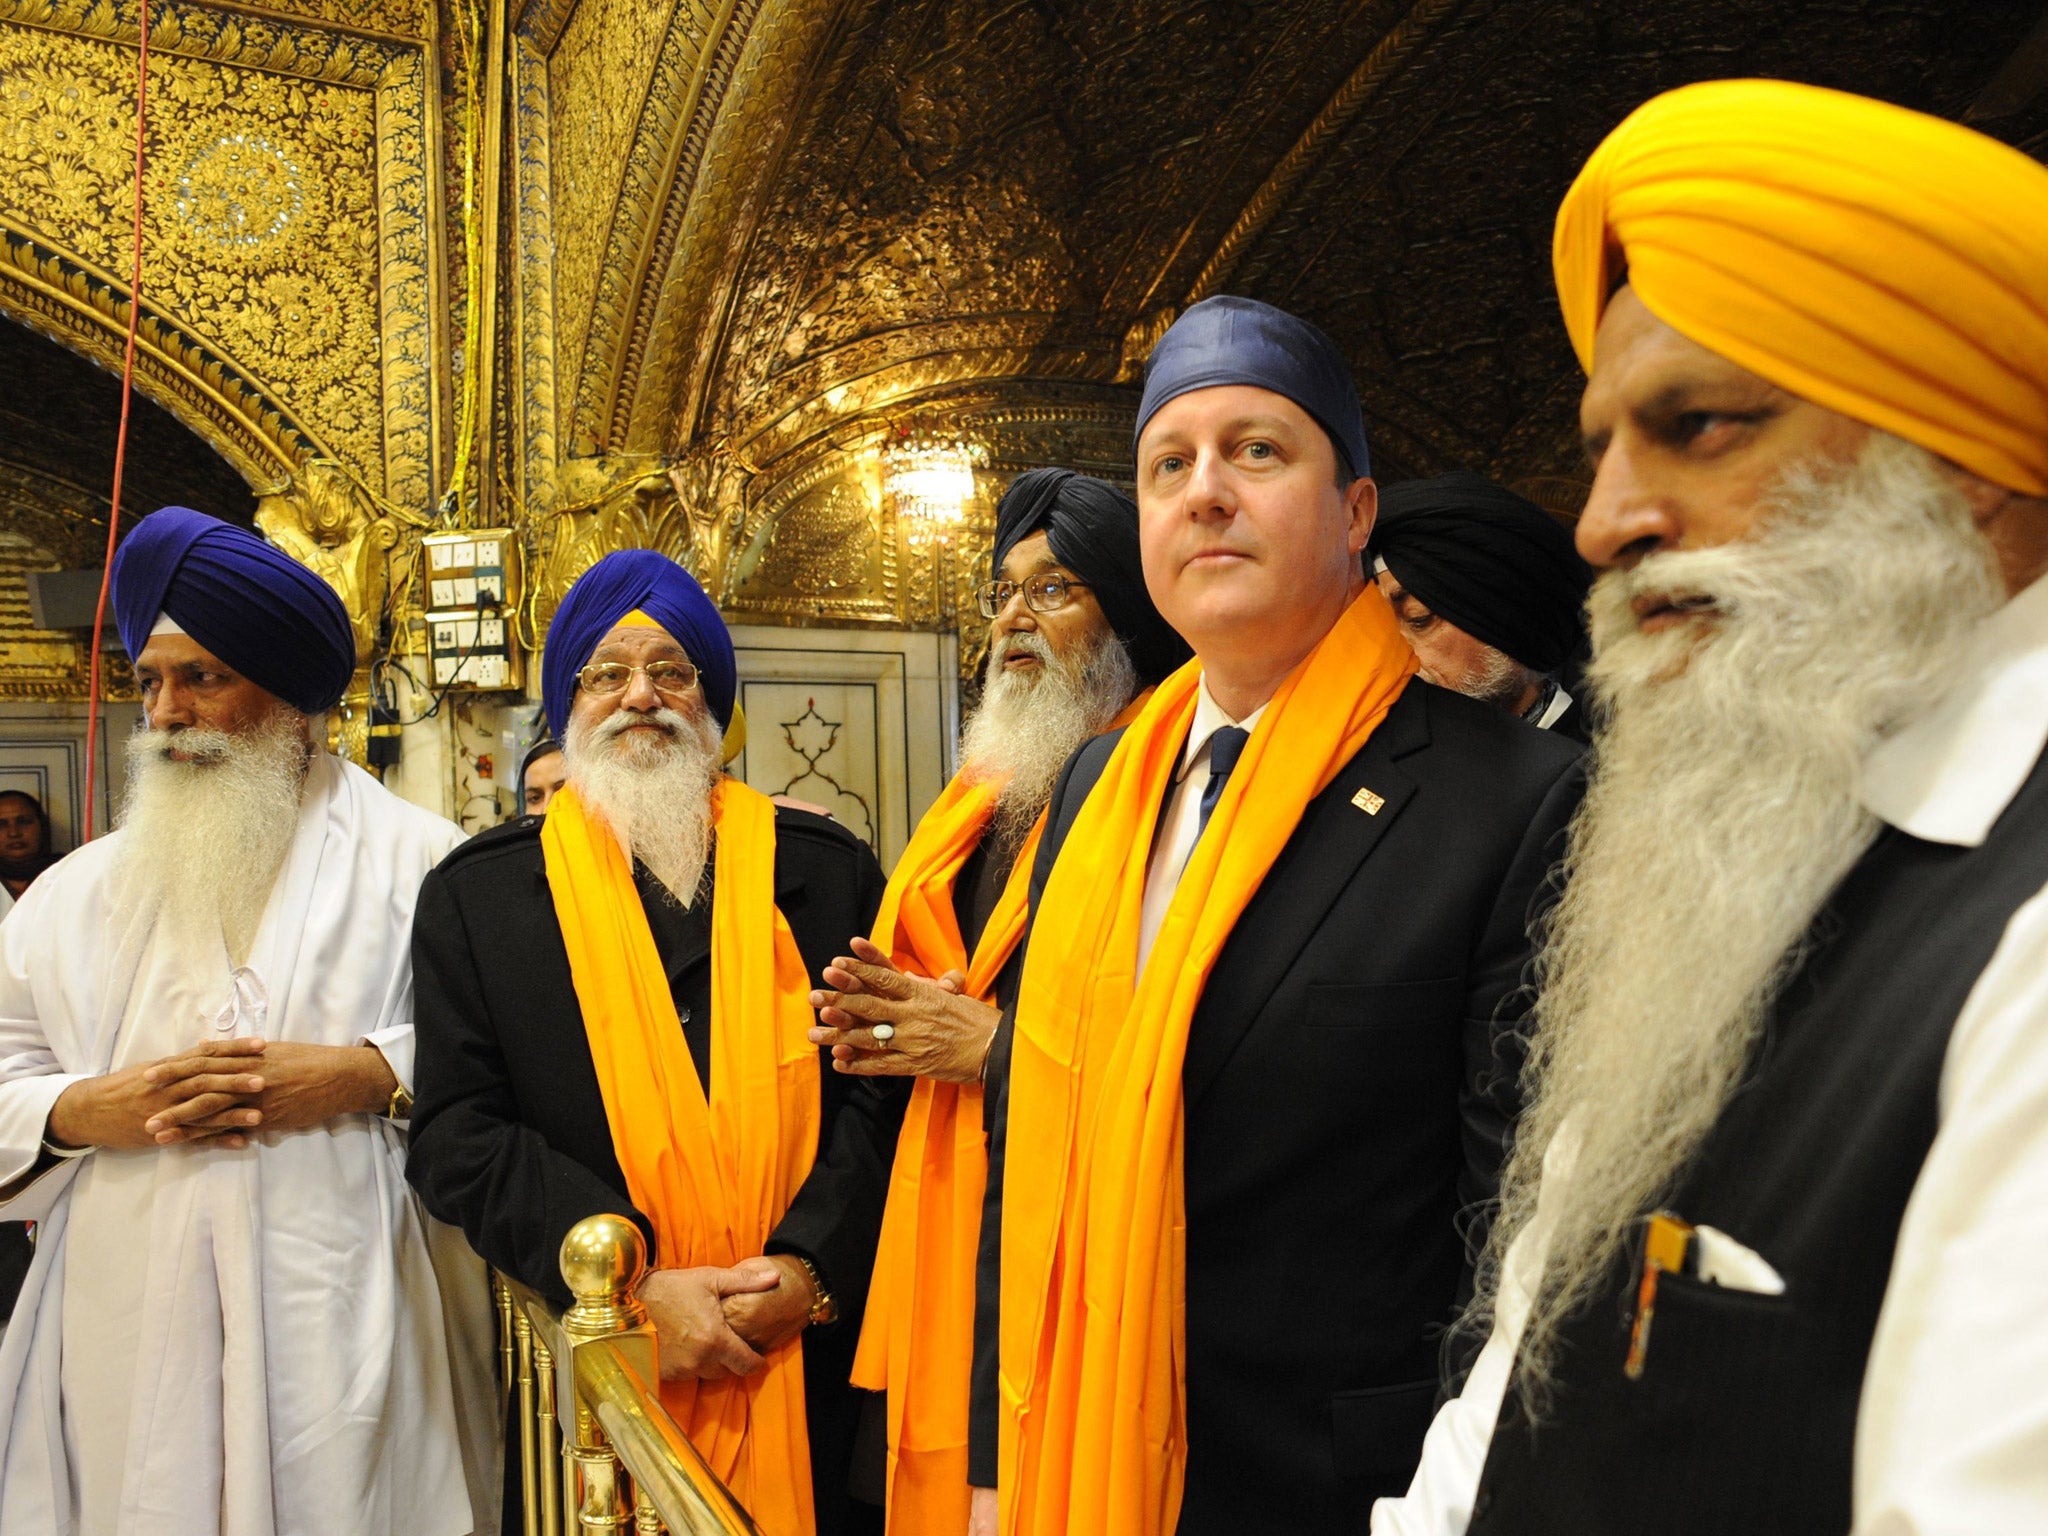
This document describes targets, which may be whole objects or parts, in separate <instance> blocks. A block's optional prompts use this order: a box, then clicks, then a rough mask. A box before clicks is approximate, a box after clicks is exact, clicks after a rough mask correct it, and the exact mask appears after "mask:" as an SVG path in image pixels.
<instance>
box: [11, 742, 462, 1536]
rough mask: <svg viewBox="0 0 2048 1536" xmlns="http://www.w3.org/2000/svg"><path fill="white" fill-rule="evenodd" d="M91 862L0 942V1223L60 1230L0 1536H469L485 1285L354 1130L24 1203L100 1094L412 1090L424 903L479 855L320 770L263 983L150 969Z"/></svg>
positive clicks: (201, 971) (27, 1302)
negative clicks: (246, 1049) (207, 1071)
mask: <svg viewBox="0 0 2048 1536" xmlns="http://www.w3.org/2000/svg"><path fill="white" fill-rule="evenodd" d="M124 835H125V834H123V833H118V832H117V833H115V834H113V835H111V836H109V837H105V838H102V839H100V840H99V841H97V842H94V843H91V844H88V845H87V846H86V847H84V848H82V849H80V850H79V851H78V852H76V853H74V854H72V855H71V856H70V857H69V858H67V859H65V860H64V861H63V862H62V863H60V864H58V865H57V866H56V867H55V868H53V869H52V870H50V871H49V872H48V873H47V874H45V875H44V876H43V877H42V878H41V879H40V880H38V881H37V882H36V883H35V884H34V885H33V886H32V887H30V889H29V891H28V892H27V894H26V895H24V897H23V898H22V900H21V903H20V905H19V906H18V907H17V908H16V909H15V910H14V911H13V912H12V913H10V914H9V916H8V918H7V921H6V923H5V924H4V925H0V1190H6V1191H7V1193H8V1194H9V1195H10V1197H11V1198H9V1199H7V1200H6V1201H5V1202H4V1203H0V1220H15V1221H20V1220H33V1221H40V1222H41V1223H42V1227H41V1229H40V1238H39V1240H38V1242H37V1245H36V1253H35V1262H34V1265H33V1266H32V1267H31V1269H30V1270H29V1274H28V1280H27V1283H26V1284H25V1285H24V1287H23V1289H22V1294H21V1300H20V1303H19V1305H18V1306H17V1308H16V1311H15V1314H14V1322H13V1325H12V1326H11V1327H9V1328H8V1329H7V1331H6V1335H5V1337H4V1339H0V1536H73V1533H78V1536H102V1533H107V1536H113V1533H116V1532H118V1533H119V1536H211V1533H214V1532H220V1533H222V1536H466V1533H469V1532H471V1531H489V1532H495V1531H496V1529H497V1514H498V1502H499V1487H500V1483H499V1478H500V1472H499V1463H498V1446H497V1440H498V1423H499V1419H498V1409H497V1399H496V1389H495V1386H494V1383H493V1380H492V1354H493V1350H494V1347H495V1338H494V1323H493V1319H492V1312H491V1308H490V1304H489V1299H488V1293H487V1288H486V1283H485V1275H484V1270H483V1266H482V1265H481V1264H480V1263H479V1262H478V1260H477V1259H476V1258H475V1256H474V1255H473V1254H471V1253H470V1251H469V1249H468V1247H467V1246H466V1245H465V1244H464V1242H463V1241H462V1238H461V1236H460V1234H458V1233H456V1232H455V1231H453V1230H452V1229H450V1228H447V1227H443V1226H441V1225H439V1224H438V1223H436V1222H433V1221H432V1220H430V1219H429V1218H428V1217H427V1216H426V1215H425V1214H424V1213H423V1212H422V1211H421V1210H420V1207H419V1204H418V1201H417V1200H416V1199H415V1198H414V1196H413V1194H412V1191H411V1190H410V1189H409V1188H408V1187H407V1186H406V1183H405V1177H404V1172H405V1137H404V1133H403V1131H402V1130H401V1129H400V1128H399V1127H398V1126H395V1125H393V1124H391V1123H390V1122H389V1121H387V1120H384V1119H382V1118H380V1117H377V1116H372V1115H347V1116H343V1117H341V1118H339V1119H335V1120H331V1121H329V1122H327V1123H326V1124H325V1125H323V1126H320V1127H317V1128H315V1129H311V1130H304V1131H293V1132H267V1133H263V1134H260V1135H259V1136H257V1137H256V1138H255V1139H253V1140H252V1141H251V1143H250V1145H249V1146H248V1147H246V1148H245V1149H243V1150H240V1151H231V1150H228V1149H226V1148H223V1147H221V1146H219V1145H217V1144H213V1143H207V1142H201V1143H197V1144H193V1145H186V1146H176V1147H167V1148H160V1149H153V1150H142V1151H131V1152H112V1151H97V1152H92V1153H89V1154H87V1155H86V1156H84V1157H80V1158H75V1159H72V1160H69V1161H66V1162H64V1163H61V1164H59V1165H58V1166H57V1167H56V1168H54V1169H50V1170H48V1171H46V1172H45V1173H43V1174H42V1175H40V1176H39V1177H37V1178H35V1179H33V1180H32V1181H28V1182H27V1183H26V1187H13V1186H18V1185H20V1184H21V1183H22V1181H23V1176H24V1175H25V1174H27V1173H28V1172H29V1170H30V1169H31V1168H32V1167H33V1165H34V1164H35V1162H36V1160H37V1156H38V1153H39V1150H40V1148H41V1144H42V1138H43V1131H44V1127H45V1123H46V1121H47V1119H48V1116H49V1111H50V1106H51V1105H52V1104H53V1103H54V1102H55V1101H56V1098H57V1096H58V1094H60V1093H61V1092H62V1091H63V1090H64V1088H65V1087H66V1086H67V1085H68V1084H70V1083H71V1082H73V1081H76V1080H77V1079H78V1078H79V1077H82V1076H93V1075H97V1074H101V1073H104V1072H107V1071H109V1070H113V1069H118V1068H120V1067H123V1066H128V1065H132V1064H136V1063H140V1062H147V1061H151V1060H155V1059H157V1058H160V1057H162V1056H165V1055H169V1054H171V1053H173V1052H176V1051H179V1050H185V1049H190V1048H191V1047H193V1046H196V1045H197V1044H199V1043H200V1042H201V1041H203V1040H206V1039H209V1038H216V1039H217V1038H222V1037H224V1036H227V1035H254V1034H261V1035H263V1036H264V1037H265V1038H268V1039H276V1040H297V1041H305V1042H310V1043H314V1044H322V1045H354V1044H357V1043H359V1042H361V1041H363V1040H365V1039H367V1040H370V1041H371V1042H372V1043H374V1044H376V1045H377V1046H379V1047H380V1048H381V1049H382V1050H383V1051H384V1053H385V1055H386V1057H387V1059H389V1061H390V1062H391V1066H392V1069H393V1071H394V1072H395V1073H397V1075H398V1076H399V1077H400V1079H401V1080H404V1081H406V1082H408V1083H409V1082H410V1080H411V1074H412V1027H411V1026H412V965H411V958H410V938H411V930H412V912H413V903H414V901H415V899H416V897H417V895H418V892H419V887H420V882H421V880H422V879H423V878H424V877H425V875H426V873H427V871H428V870H430V869H431V868H433V866H434V865H435V864H436V863H437V862H438V861H439V860H440V859H441V857H442V856H443V855H444V854H446V853H447V852H448V851H449V849H450V848H452V847H453V846H454V845H455V844H456V843H458V842H459V841H460V840H461V836H462V834H461V833H460V832H459V831H458V830H457V829H456V828H455V827H453V826H452V825H450V824H449V823H448V822H446V821H443V820H441V819H440V818H439V817H436V816H432V815H429V814H428V813H426V812H425V811H422V810H419V809H417V808H416V807H413V806H411V805H408V804H407V803H405V802H404V801H402V800H400V799H398V798H397V797H396V796H394V795H392V794H391V793H390V792H388V791H387V790H385V789H384V788H383V787H382V786H380V785H379V784H377V783H376V781H375V780H373V779H371V778H370V777H369V775H368V774H366V773H364V772H363V771H362V770H361V769H358V768H355V767H352V766H349V765H347V764H344V763H342V762H340V761H338V760H337V759H335V758H333V757H331V756H329V755H327V754H325V753H320V754H316V756H315V758H314V760H313V764H312V767H311V770H310V773H309V776H308V779H307V784H306V792H305V797H304V801H303V806H302V809H301V812H300V818H299V827H298V832H297V834H296V836H295V837H294V840H293V842H292V846H291V849H290V851H289V853H288V854H287V855H286V858H285V862H284V865H283V868H282V869H281V871H280V873H279V875H278V880H277V884H276V887H275V888H274V889H273V890H272V892H271V895H270V901H269V905H268V907H267V908H266V909H265V911H264V915H263V919H262V922H261V925H260V927H259V928H258V930H257V934H256V938H255V942H254V945H253V946H252V948H251V951H250V955H249V961H248V964H247V965H245V966H243V967H240V968H238V969H233V970H232V971H231V969H230V964H229V961H228V958H227V955H226V952H225V949H223V950H222V951H221V953H220V956H219V960H218V965H217V966H215V965H214V964H213V963H212V962H211V961H202V960H197V959H195V957H194V956H193V955H191V954H190V953H189V951H187V952H182V953H171V952H169V951H172V950H173V948H174V946H172V945H171V944H169V943H164V944H157V943H155V942H153V936H152V934H151V932H150V925H149V923H148V922H147V920H146V918H144V917H142V916H141V915H139V914H136V913H134V912H132V911H123V910H120V909H119V908H118V907H117V906H116V905H115V904H114V903H113V902H112V900H111V896H110V892H109V888H108V880H109V875H110V873H111V872H112V870H113V867H114V861H115V858H116V856H117V853H118V850H119V847H120V842H121V838H122V837H123V836H124Z"/></svg>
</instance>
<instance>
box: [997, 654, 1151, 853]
mask: <svg viewBox="0 0 2048 1536" xmlns="http://www.w3.org/2000/svg"><path fill="white" fill-rule="evenodd" d="M1018 655H1031V656H1036V657H1037V658H1038V659H1039V662H1040V663H1041V664H1040V665H1039V666H1037V667H1035V668H1031V669H1029V670H1027V671H1024V672H1012V671H1009V670H1008V669H1007V668H1005V667H1004V665H1003V662H1004V661H1005V660H1006V659H1008V658H1009V657H1011V656H1018ZM985 676H986V682H985V683H984V685H983V689H982V695H981V705H980V707H979V708H978V709H976V710H975V712H974V713H973V715H972V716H970V717H969V718H968V721H967V727H966V729H965V730H964V731H962V732H961V736H960V758H961V761H962V762H963V763H965V764H966V772H967V774H968V776H969V778H970V779H973V780H976V781H988V780H995V779H1001V780H1002V781H1003V790H1002V795H1001V796H1000V798H999V799H998V800H997V801H996V810H995V819H994V822H993V824H992V825H993V829H994V834H995V837H996V839H997V841H998V843H999V844H1000V845H1002V846H1004V847H1010V848H1014V847H1015V846H1016V845H1017V844H1018V842H1019V841H1021V840H1022V838H1023V836H1024V834H1025V833H1027V832H1029V831H1030V830H1031V824H1032V823H1033V822H1035V821H1036V820H1038V813H1039V812H1040V811H1042V810H1044V809H1045V807H1046V803H1047V802H1048V801H1049V800H1051V799H1052V789H1053V785H1054V784H1055V783H1057V782H1058V780H1059V776H1060V769H1061V768H1063V767H1065V766H1066V762H1067V759H1068V758H1070V757H1072V756H1073V755H1074V749H1075V748H1077V747H1079V746H1080V745H1081V743H1082V742H1084V741H1086V740H1088V738H1089V737H1091V736H1096V735H1099V734H1101V733H1102V732H1103V731H1105V730H1107V729H1108V728H1109V723H1110V722H1111V721H1112V720H1114V719H1115V718H1116V717H1117V715H1118V714H1119V713H1120V712H1121V711H1122V709H1123V707H1124V706H1125V705H1126V704H1128V703H1130V702H1131V700H1132V698H1134V697H1135V696H1136V695H1137V692H1138V670H1137V668H1136V667H1135V666H1133V665H1132V664H1131V657H1130V652H1128V651H1126V650H1125V649H1124V645H1123V642H1122V641H1121V640H1119V639H1117V637H1116V635H1115V634H1114V633H1113V632H1112V631H1109V630H1103V631H1101V632H1100V633H1099V634H1097V635H1095V636H1094V637H1093V638H1092V640H1091V641H1090V642H1089V643H1088V644H1087V645H1086V646H1085V647H1084V648H1082V649H1081V651H1080V654H1078V655H1075V656H1071V657H1067V658H1065V659H1062V658H1061V657H1059V656H1057V655H1055V654H1054V653H1053V648H1052V646H1051V645H1050V644H1049V643H1047V641H1046V639H1045V637H1044V636H1043V635H1038V634H1032V633H1031V632H1029V631H1026V630H1013V631H1012V632H1011V633H1009V634H1007V635H1003V636H1000V637H999V638H998V639H997V640H996V641H995V643H994V644H993V645H991V646H990V647H989V653H988V671H987V673H986V674H985Z"/></svg>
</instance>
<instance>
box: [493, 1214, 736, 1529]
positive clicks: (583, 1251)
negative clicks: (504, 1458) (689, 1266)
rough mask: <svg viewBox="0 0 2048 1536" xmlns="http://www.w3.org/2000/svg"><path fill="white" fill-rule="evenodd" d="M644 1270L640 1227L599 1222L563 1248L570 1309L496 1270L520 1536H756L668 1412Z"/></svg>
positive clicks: (617, 1220) (578, 1230)
mask: <svg viewBox="0 0 2048 1536" xmlns="http://www.w3.org/2000/svg"><path fill="white" fill-rule="evenodd" d="M646 1269H647V1245H646V1243H645V1242H644V1241H643V1240H642V1239H641V1236H640V1229H639V1228H638V1227H636V1226H635V1225H634V1224H633V1223H632V1222H630V1221H628V1220H627V1219H626V1218H625V1217H623V1216H592V1217H590V1218H588V1219H587V1220H584V1221H579V1222H578V1223H577V1224H576V1225H575V1226H574V1227H572V1228H571V1229H570V1231H569V1235H568V1236H567V1237H566V1238H564V1239H563V1240H562V1279H563V1280H564V1281H566V1282H567V1283H568V1286H569V1294H570V1295H572V1296H574V1297H575V1298H576V1304H575V1305H574V1306H572V1307H571V1308H569V1310H568V1311H567V1312H564V1313H561V1314H559V1315H557V1313H556V1312H555V1310H554V1308H553V1307H551V1306H549V1305H548V1303H547V1302H546V1301H544V1300H542V1299H541V1298H540V1297H539V1296H537V1295H535V1294H534V1293H533V1292H532V1291H530V1290H528V1289H527V1288H526V1287H525V1286H523V1285H521V1284H520V1283H519V1282H518V1281H516V1280H512V1279H509V1278H508V1277H506V1276H504V1275H500V1274H497V1273H495V1272H494V1273H493V1274H492V1276H491V1286H492V1291H493V1294H494V1295H495V1296H496V1298H497V1303H498V1355H499V1365H500V1367H501V1374H500V1381H501V1382H502V1384H503V1390H504V1392H505V1393H506V1395H507V1397H508V1399H509V1398H512V1397H515V1396H516V1398H517V1401H518V1418H517V1423H518V1426H519V1446H518V1455H519V1466H520V1493H521V1496H522V1498H523V1499H524V1501H525V1519H526V1525H525V1530H526V1536H563V1532H564V1531H565V1530H566V1531H572V1532H578V1533H585V1536H588V1533H592V1532H598V1531H631V1532H633V1533H634V1536H656V1533H659V1532H664V1531H665V1532H667V1533H669V1536H758V1533H757V1531H756V1530H755V1526H754V1522H753V1521H752V1520H751V1519H750V1518H748V1515H747V1512H746V1511H745V1510H744V1509H742V1508H741V1507H740V1504H739V1501H738V1500H737V1499H735V1498H734V1497H733V1496H732V1494H731V1493H730V1492H729V1491H728V1490H727V1488H726V1486H725V1484H723V1483H721V1482H720V1481H719V1480H718V1476H717V1474H716V1473H714V1472H713V1471H712V1470H711V1468H710V1467H708V1466H706V1465H705V1464H704V1458H703V1457H701V1456H699V1455H698V1454H697V1450H696V1447H695V1446H693V1445H691V1444H690V1442H689V1441H688V1440H687V1439H686V1438H684V1435H683V1432H682V1431H681V1430H680V1429H678V1428H676V1424H675V1420H673V1419H671V1418H670V1417H669V1416H668V1414H667V1412H666V1411H665V1410H664V1409H663V1408H662V1406H661V1396H660V1392H659V1384H660V1380H661V1377H660V1374H659V1372H658V1371H657V1369H656V1359H657V1356H656V1352H655V1342H654V1325H653V1324H652V1323H650V1322H649V1321H648V1319H647V1309H646V1308H645V1307H644V1306H642V1305H641V1304H640V1302H639V1300H638V1298H637V1297H636V1296H635V1295H634V1291H635V1288H636V1287H637V1286H638V1285H639V1283H640V1277H641V1275H642V1274H644V1273H645V1272H646ZM565 1408H566V1409H567V1412H566V1413H565V1412H563V1410H564V1409H565ZM507 1451H508V1453H509V1452H510V1451H511V1447H509V1446H508V1447H507Z"/></svg>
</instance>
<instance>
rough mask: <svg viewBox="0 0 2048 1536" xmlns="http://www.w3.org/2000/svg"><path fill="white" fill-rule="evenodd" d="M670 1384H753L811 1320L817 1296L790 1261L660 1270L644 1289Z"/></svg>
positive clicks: (782, 1257)
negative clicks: (736, 1380) (741, 1379)
mask: <svg viewBox="0 0 2048 1536" xmlns="http://www.w3.org/2000/svg"><path fill="white" fill-rule="evenodd" d="M640 1299H641V1301H643V1302H644V1303H646V1306H647V1312H648V1315H649V1316H650V1317H651V1318H652V1319H653V1321H654V1333H655V1338H656V1340H657V1341H658V1342H659V1345H660V1350H661V1375H662V1379H663V1380H664V1381H686V1380H691V1379H694V1380H698V1381H721V1380H723V1379H725V1378H726V1377H728V1376H751V1375H753V1373H754V1372H755V1371H758V1370H759V1369H760V1368H761V1364H762V1361H763V1359H764V1358H765V1357H766V1356H767V1355H768V1354H769V1353H770V1352H771V1351H772V1350H774V1349H775V1348H777V1347H778V1346H779V1345H781V1344H783V1343H785V1342H787V1341H788V1340H790V1339H792V1338H794V1337H796V1335H797V1334H798V1333H800V1332H801V1331H802V1330H803V1327H804V1324H805V1323H806V1321H808V1319H809V1318H810V1315H811V1303H812V1302H813V1301H814V1300H815V1299H816V1289H815V1287H813V1286H812V1284H811V1277H810V1274H809V1272H808V1271H807V1270H805V1268H804V1267H803V1265H802V1264H800V1263H798V1262H797V1261H796V1260H795V1259H793V1258H791V1257H789V1255H787V1254H771V1255H768V1256H765V1257H762V1258H753V1259H747V1260H745V1261H744V1262H742V1263H739V1264H735V1265H733V1266H732V1267H731V1268H730V1269H722V1268H720V1267H718V1266H716V1265H705V1266H702V1267H701V1268H697V1269H657V1270H655V1271H654V1272H653V1273H652V1274H650V1275H648V1276H647V1278H646V1279H645V1280H643V1281H641V1282H640Z"/></svg>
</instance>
